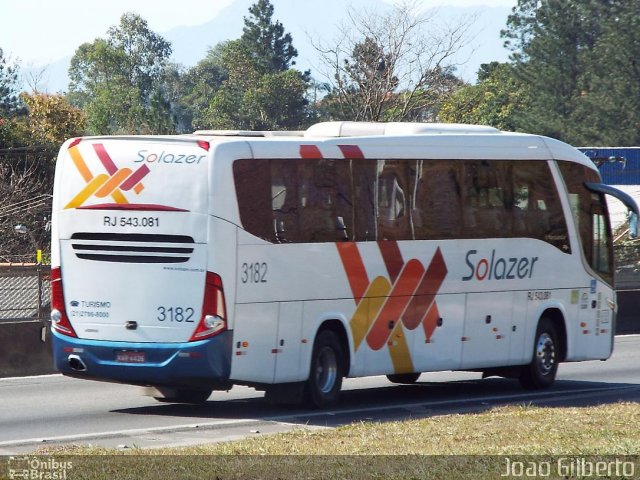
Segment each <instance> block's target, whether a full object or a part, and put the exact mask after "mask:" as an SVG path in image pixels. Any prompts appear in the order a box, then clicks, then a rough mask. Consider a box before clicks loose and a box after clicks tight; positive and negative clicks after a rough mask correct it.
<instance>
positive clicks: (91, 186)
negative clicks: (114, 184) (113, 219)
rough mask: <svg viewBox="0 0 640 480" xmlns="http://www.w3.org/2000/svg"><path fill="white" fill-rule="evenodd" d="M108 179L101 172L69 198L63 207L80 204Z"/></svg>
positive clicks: (74, 206)
mask: <svg viewBox="0 0 640 480" xmlns="http://www.w3.org/2000/svg"><path fill="white" fill-rule="evenodd" d="M108 180H109V175H107V174H106V173H101V174H100V175H98V176H97V177H94V178H93V180H91V181H90V182H89V183H87V185H86V186H85V187H84V188H83V189H82V190H81V191H80V193H78V194H77V195H76V196H75V197H73V198H72V199H71V201H70V202H69V203H67V205H66V206H65V207H64V208H77V207H79V206H80V205H82V204H83V203H84V202H86V201H87V199H88V198H89V197H90V196H91V195H93V194H94V192H95V191H96V190H98V189H99V188H100V187H101V186H102V185H103V184H104V183H105V182H107V181H108Z"/></svg>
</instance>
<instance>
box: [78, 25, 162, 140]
mask: <svg viewBox="0 0 640 480" xmlns="http://www.w3.org/2000/svg"><path fill="white" fill-rule="evenodd" d="M170 55H171V45H170V43H169V42H167V41H166V40H165V39H164V38H162V37H161V36H160V35H158V34H156V33H154V32H152V31H151V30H149V28H148V25H147V22H146V21H145V20H144V19H142V18H141V17H140V16H138V15H135V14H132V13H126V14H124V15H123V16H122V17H121V18H120V24H119V25H118V26H113V27H111V28H110V29H109V30H108V32H107V38H106V39H101V38H98V39H96V40H95V41H94V42H93V43H85V44H83V45H81V46H80V47H79V48H78V49H77V50H76V53H75V55H74V56H73V58H72V59H71V66H70V68H69V77H70V79H71V83H70V98H71V99H72V101H73V102H74V104H76V105H77V106H80V107H81V108H83V109H84V110H85V112H86V114H87V123H88V129H89V131H90V133H102V134H113V133H165V132H166V130H167V125H168V124H169V123H170V122H171V112H170V111H169V110H168V103H167V102H164V101H159V100H160V98H161V96H162V94H163V92H162V89H161V84H160V79H161V76H162V74H163V71H164V69H165V67H166V66H167V62H168V58H169V56H170ZM152 99H153V102H152Z"/></svg>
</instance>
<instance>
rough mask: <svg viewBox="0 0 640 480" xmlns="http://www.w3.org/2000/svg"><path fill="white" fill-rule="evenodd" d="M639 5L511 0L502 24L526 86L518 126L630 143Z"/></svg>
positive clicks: (574, 138)
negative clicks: (527, 92) (527, 99)
mask: <svg viewBox="0 0 640 480" xmlns="http://www.w3.org/2000/svg"><path fill="white" fill-rule="evenodd" d="M639 27H640V10H639V9H638V4H637V2H627V1H624V0H606V1H605V0H568V1H567V0H539V1H537V0H519V1H518V5H517V6H516V7H514V9H513V13H512V14H511V15H510V16H509V19H508V22H507V29H505V30H504V31H503V32H502V35H503V37H504V38H505V40H506V42H505V44H506V45H507V46H508V47H509V48H511V49H512V52H513V53H512V57H511V58H512V61H513V64H514V66H515V72H516V75H517V76H518V77H519V78H520V80H521V81H522V83H524V84H526V85H527V86H528V88H529V89H530V91H531V95H530V103H529V104H528V108H527V109H525V110H523V112H522V115H521V121H522V127H523V129H525V130H528V131H531V132H533V133H540V134H544V135H549V136H552V137H555V138H559V139H562V140H565V141H567V142H569V143H573V144H586V143H588V144H592V145H594V144H609V145H622V144H627V145H628V144H637V143H638V140H639V138H638V137H639V136H638V134H637V132H638V126H639V125H640V121H639V119H640V100H638V98H639V92H640V90H639V88H638V84H639V79H640V69H639V68H638V66H637V58H638V55H639V54H640V29H639Z"/></svg>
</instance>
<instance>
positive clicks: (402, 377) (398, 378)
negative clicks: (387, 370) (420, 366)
mask: <svg viewBox="0 0 640 480" xmlns="http://www.w3.org/2000/svg"><path fill="white" fill-rule="evenodd" d="M418 378H420V372H413V373H394V374H393V375H387V379H388V380H389V381H390V382H391V383H404V384H407V385H411V384H412V383H416V382H417V381H418Z"/></svg>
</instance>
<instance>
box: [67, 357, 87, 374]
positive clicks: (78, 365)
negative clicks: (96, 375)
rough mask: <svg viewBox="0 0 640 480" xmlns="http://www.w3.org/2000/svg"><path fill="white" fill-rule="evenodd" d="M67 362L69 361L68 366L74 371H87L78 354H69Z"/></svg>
mask: <svg viewBox="0 0 640 480" xmlns="http://www.w3.org/2000/svg"><path fill="white" fill-rule="evenodd" d="M67 362H69V367H71V370H75V371H76V372H86V371H87V366H86V365H85V364H84V362H83V361H82V359H81V358H80V356H78V355H69V358H68V359H67Z"/></svg>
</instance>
